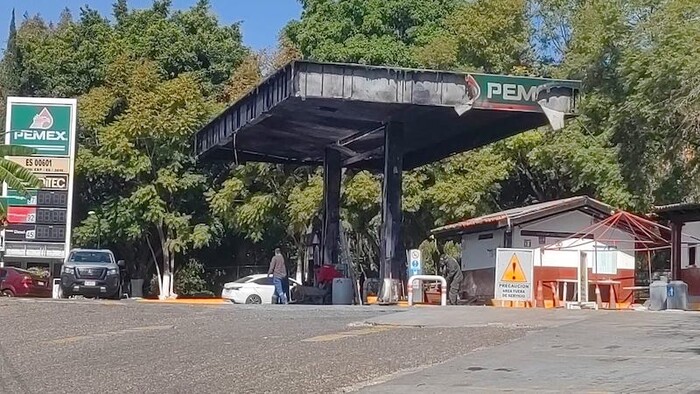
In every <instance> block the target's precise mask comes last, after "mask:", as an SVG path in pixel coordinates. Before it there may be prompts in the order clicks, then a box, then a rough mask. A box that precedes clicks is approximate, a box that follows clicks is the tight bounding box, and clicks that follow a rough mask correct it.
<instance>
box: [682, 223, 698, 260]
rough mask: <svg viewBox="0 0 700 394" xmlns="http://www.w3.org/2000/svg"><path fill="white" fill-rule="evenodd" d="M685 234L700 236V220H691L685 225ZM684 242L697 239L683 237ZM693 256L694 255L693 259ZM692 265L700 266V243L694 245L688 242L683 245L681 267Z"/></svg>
mask: <svg viewBox="0 0 700 394" xmlns="http://www.w3.org/2000/svg"><path fill="white" fill-rule="evenodd" d="M683 234H687V235H692V236H693V237H696V238H700V222H689V223H686V224H685V225H683ZM683 242H695V240H692V239H688V238H687V237H683ZM691 257H693V260H692V261H691V259H690V258H691ZM691 262H692V263H693V264H691ZM691 265H695V266H696V267H698V266H700V245H698V246H694V245H690V244H687V243H686V244H684V245H682V246H681V268H688V267H689V266H691Z"/></svg>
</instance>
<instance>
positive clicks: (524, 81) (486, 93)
mask: <svg viewBox="0 0 700 394" xmlns="http://www.w3.org/2000/svg"><path fill="white" fill-rule="evenodd" d="M464 79H465V82H466V84H467V86H466V88H467V97H468V98H469V103H470V104H471V106H472V107H473V108H477V109H496V110H506V111H527V112H542V108H541V107H540V105H539V104H538V101H540V100H542V99H543V98H544V96H545V94H546V92H547V91H549V90H551V89H556V88H565V89H573V90H578V89H580V87H581V83H580V82H578V81H568V80H555V79H541V78H530V77H514V76H503V75H486V74H468V75H466V76H465V78H464Z"/></svg>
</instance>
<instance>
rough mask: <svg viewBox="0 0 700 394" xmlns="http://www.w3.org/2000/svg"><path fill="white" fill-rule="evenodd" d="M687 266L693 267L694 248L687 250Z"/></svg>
mask: <svg viewBox="0 0 700 394" xmlns="http://www.w3.org/2000/svg"><path fill="white" fill-rule="evenodd" d="M688 265H692V266H695V246H691V247H689V248H688Z"/></svg>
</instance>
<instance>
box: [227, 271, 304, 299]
mask: <svg viewBox="0 0 700 394" xmlns="http://www.w3.org/2000/svg"><path fill="white" fill-rule="evenodd" d="M296 286H299V282H297V281H295V280H294V279H291V278H290V279H289V293H290V294H291V293H293V291H292V289H293V288H294V287H296ZM273 297H274V298H275V300H274V301H273ZM221 298H225V299H227V300H231V301H232V302H233V303H235V304H273V303H276V302H277V300H276V299H277V297H276V296H275V286H274V285H273V284H272V278H268V276H267V274H257V275H250V276H245V277H243V278H241V279H238V280H237V281H235V282H228V283H226V284H225V285H224V290H223V291H222V292H221ZM291 301H292V300H291V299H290V302H291Z"/></svg>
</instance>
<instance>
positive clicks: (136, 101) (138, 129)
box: [78, 61, 211, 297]
mask: <svg viewBox="0 0 700 394" xmlns="http://www.w3.org/2000/svg"><path fill="white" fill-rule="evenodd" d="M122 76H127V78H126V79H122ZM116 102H120V103H121V106H122V108H123V110H122V111H121V113H120V114H119V115H117V116H116V117H115V119H114V121H111V122H106V121H105V119H107V118H108V117H109V116H110V115H111V114H110V112H109V111H110V109H111V108H113V106H114V103H116ZM81 105H82V106H83V108H84V109H83V111H82V114H81V116H82V118H81V124H83V127H84V128H85V130H89V131H90V132H92V133H93V135H94V138H96V139H97V141H98V144H96V145H95V146H90V147H88V146H85V147H84V148H83V149H82V150H81V151H80V153H79V156H78V169H79V171H80V172H81V173H82V174H84V176H86V177H87V178H94V179H104V178H107V179H109V180H110V181H111V182H112V183H114V184H119V185H120V186H119V191H118V192H115V191H112V194H111V195H110V197H109V199H110V200H112V202H111V203H110V204H107V205H103V210H104V213H103V215H104V216H105V217H106V218H107V219H114V220H115V223H114V224H115V226H114V227H115V229H116V230H117V231H122V229H123V228H124V227H126V228H130V229H132V231H133V233H132V236H135V237H148V238H147V242H148V243H149V245H151V243H153V244H154V245H155V246H154V248H159V249H160V250H159V252H160V253H158V254H157V255H156V254H155V253H154V259H155V258H156V256H158V259H159V260H161V261H159V263H160V264H159V265H161V266H162V267H163V272H162V276H163V279H162V284H161V286H162V287H161V295H162V296H164V297H168V296H170V295H171V294H172V290H173V288H172V284H173V282H172V275H173V272H174V271H175V262H176V259H177V256H178V255H182V254H184V253H186V252H187V251H188V250H190V249H191V248H198V247H201V246H204V245H207V244H208V243H209V242H210V241H211V232H210V228H209V226H208V224H207V223H206V213H202V212H198V211H197V204H196V203H195V201H197V200H196V199H197V196H198V195H199V196H201V194H203V193H204V191H205V187H206V182H207V180H206V177H205V176H204V175H202V174H201V173H200V172H199V171H197V170H196V168H195V163H194V161H193V160H194V159H193V158H192V156H191V154H190V152H191V145H190V141H191V135H192V131H193V130H196V129H197V128H199V127H200V126H202V125H203V124H204V122H206V120H207V119H208V118H209V116H210V110H211V105H210V103H208V102H207V101H206V99H205V98H204V96H203V94H202V86H201V82H200V81H199V80H198V78H197V77H195V76H193V75H191V74H182V75H180V76H178V77H176V78H174V79H172V80H164V79H163V78H162V77H160V76H159V73H158V68H157V65H156V64H155V63H152V62H130V61H117V62H115V63H113V64H112V65H111V66H110V68H109V69H108V75H107V83H106V84H105V86H103V87H98V88H94V89H93V90H91V91H90V92H89V93H88V94H87V95H86V96H84V97H83V98H82V99H81ZM105 109H106V110H105ZM106 222H107V223H108V224H109V223H110V222H109V220H106ZM125 225H126V226H125ZM101 231H102V229H100V232H101Z"/></svg>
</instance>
